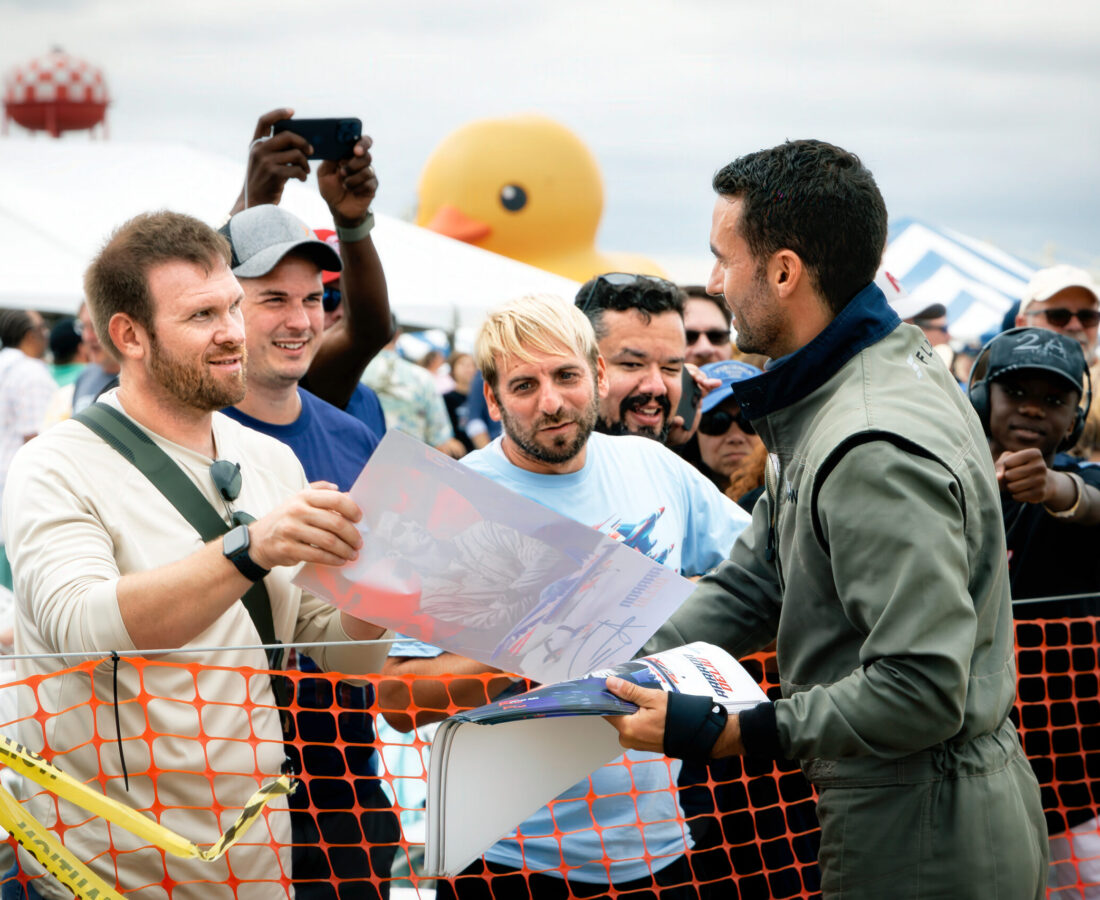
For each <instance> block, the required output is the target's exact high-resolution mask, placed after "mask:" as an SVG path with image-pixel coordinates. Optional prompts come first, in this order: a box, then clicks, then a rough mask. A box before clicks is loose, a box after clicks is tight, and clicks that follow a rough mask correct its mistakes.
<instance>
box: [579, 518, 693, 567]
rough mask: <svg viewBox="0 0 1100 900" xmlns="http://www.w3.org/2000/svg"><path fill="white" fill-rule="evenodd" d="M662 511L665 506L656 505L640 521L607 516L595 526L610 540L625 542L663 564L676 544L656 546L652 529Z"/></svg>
mask: <svg viewBox="0 0 1100 900" xmlns="http://www.w3.org/2000/svg"><path fill="white" fill-rule="evenodd" d="M664 511H665V508H664V507H663V506H661V507H658V509H657V511H656V512H655V513H652V514H651V515H649V516H647V517H646V518H645V519H643V520H642V521H641V522H638V523H634V524H632V523H629V522H624V521H622V519H610V518H609V519H604V521H603V522H601V523H600V524H599V525H597V526H595V527H596V529H597V530H598V531H602V532H603V533H604V534H606V535H607V536H608V537H609V538H611V539H612V540H615V541H619V542H620V543H623V544H626V545H627V546H628V547H633V548H634V549H635V550H637V551H638V552H639V553H644V554H645V555H646V556H648V557H649V558H650V559H652V560H653V561H654V562H656V563H660V564H661V565H664V562H665V560H666V559H668V555H669V554H670V553H671V552H672V550H673V548H674V547H675V546H676V544H675V543H673V544H669V545H668V546H667V547H665V548H663V549H661V548H659V547H658V546H657V541H656V540H655V539H654V536H653V530H654V528H655V527H656V525H657V520H658V519H659V518H661V516H662V515H663V514H664Z"/></svg>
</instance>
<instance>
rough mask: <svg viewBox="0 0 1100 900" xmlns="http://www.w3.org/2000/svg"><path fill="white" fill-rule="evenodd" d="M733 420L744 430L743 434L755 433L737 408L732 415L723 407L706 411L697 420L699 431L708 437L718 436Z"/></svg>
mask: <svg viewBox="0 0 1100 900" xmlns="http://www.w3.org/2000/svg"><path fill="white" fill-rule="evenodd" d="M734 422H736V423H737V427H738V428H740V429H741V430H742V431H743V432H745V434H756V429H755V428H753V427H752V424H751V423H750V422H749V420H748V419H746V418H745V414H744V413H742V412H741V411H740V410H738V411H737V415H734V414H733V413H731V412H729V411H727V410H724V409H715V410H711V411H710V412H708V413H703V417H702V418H701V419H700V420H699V432H700V433H701V434H705V435H707V436H708V437H718V436H719V435H722V434H725V433H726V432H727V431H729V430H730V425H732V424H733V423H734Z"/></svg>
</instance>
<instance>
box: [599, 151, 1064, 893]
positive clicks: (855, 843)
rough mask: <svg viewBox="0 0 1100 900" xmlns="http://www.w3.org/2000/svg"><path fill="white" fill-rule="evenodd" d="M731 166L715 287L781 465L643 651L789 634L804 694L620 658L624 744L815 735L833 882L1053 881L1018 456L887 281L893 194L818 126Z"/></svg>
mask: <svg viewBox="0 0 1100 900" xmlns="http://www.w3.org/2000/svg"><path fill="white" fill-rule="evenodd" d="M714 189H715V191H716V192H717V194H718V197H717V201H716V203H715V208H714V216H713V223H712V230H711V250H712V252H713V254H714V257H715V264H714V270H713V272H712V274H711V278H710V283H709V285H708V290H709V291H710V292H711V293H714V294H722V295H724V296H725V299H726V302H727V303H728V304H729V306H730V308H731V310H732V311H733V316H734V326H735V328H736V332H737V346H738V347H739V348H740V349H741V350H742V351H744V352H746V353H762V354H764V355H766V356H768V357H770V358H771V360H772V361H771V363H770V364H769V365H768V367H767V369H766V371H765V372H764V373H763V374H762V375H759V376H757V377H756V378H750V379H747V380H745V381H742V382H740V383H739V384H737V385H736V386H735V390H734V396H735V398H736V399H737V402H738V403H739V404H740V405H741V409H742V411H743V412H744V413H745V414H746V415H747V416H748V418H749V419H750V421H751V422H752V424H753V426H754V427H755V429H756V431H757V433H758V434H759V435H760V437H761V438H762V439H763V441H764V444H765V445H766V446H767V448H768V450H769V453H770V460H769V465H768V469H767V472H766V486H767V490H766V493H765V495H764V496H763V497H761V499H760V501H759V502H758V503H757V505H756V508H755V510H754V513H753V524H752V527H751V528H750V529H748V530H747V531H745V532H743V533H742V536H741V538H740V539H739V540H738V541H737V543H736V544H735V545H734V548H733V550H732V552H731V554H730V558H729V559H728V560H727V561H726V562H725V563H723V564H722V565H720V566H719V567H718V568H717V569H716V570H714V571H713V572H712V573H711V574H709V575H706V576H704V577H703V579H702V580H701V581H700V583H699V587H698V589H697V590H696V592H695V593H694V594H693V595H692V596H691V597H690V598H689V599H688V600H687V601H686V602H685V603H684V605H683V606H682V607H681V609H680V610H679V611H678V612H677V613H676V614H675V615H674V616H673V617H672V618H671V619H670V620H669V621H668V622H667V623H666V624H665V625H664V626H663V627H662V628H661V629H660V630H659V631H658V633H657V634H656V635H655V636H654V638H653V639H652V641H651V642H650V644H648V645H647V646H646V651H647V652H652V651H654V650H657V649H660V648H664V647H668V646H675V645H678V644H683V643H687V642H689V641H694V640H707V641H711V642H712V643H717V644H720V645H722V646H723V647H725V648H726V649H727V650H729V651H730V652H731V653H733V654H734V655H743V654H745V653H749V652H751V651H754V650H758V649H760V648H762V647H764V646H765V645H767V644H768V643H769V642H770V641H771V640H773V639H775V640H776V657H777V662H778V666H779V674H780V680H781V684H782V690H783V699H781V700H778V701H776V702H775V703H764V704H761V705H759V706H757V707H755V708H753V709H750V710H747V711H745V712H742V713H741V714H740V715H733V716H729V717H728V719H727V717H726V716H725V714H724V711H723V710H722V709H721V708H720V707H717V706H716V705H712V704H711V703H710V702H709V701H705V700H701V699H700V698H691V697H685V696H684V695H671V696H670V695H667V694H663V693H661V692H659V691H646V690H643V689H640V688H637V687H635V686H633V685H628V684H627V683H626V682H623V681H620V680H618V679H611V680H609V687H611V689H612V690H613V691H615V692H616V693H618V694H620V695H621V696H623V697H626V698H628V699H631V700H634V701H635V702H637V703H638V704H639V706H640V707H641V708H640V709H639V711H638V712H637V713H635V714H634V715H631V716H626V717H620V718H618V719H612V720H611V721H612V722H613V723H614V724H615V726H616V727H617V728H618V729H619V731H620V733H621V741H622V743H623V744H624V746H628V747H634V748H638V749H646V750H653V749H662V750H664V751H665V752H666V753H668V754H669V755H670V756H679V757H684V758H699V757H702V758H706V757H711V756H728V755H732V754H745V755H750V756H760V757H772V758H775V757H779V756H782V757H786V758H790V759H798V760H800V761H801V763H802V767H803V770H804V771H805V773H806V775H807V777H808V778H809V780H810V781H811V782H812V783H813V784H814V786H815V787H816V788H817V792H818V798H819V799H818V815H819V818H820V821H821V849H820V854H819V861H820V865H821V877H822V891H823V893H824V895H825V896H826V897H828V898H835V897H843V898H864V897H866V898H871V897H874V898H881V897H884V896H889V897H891V898H892V900H911V898H912V900H916V898H921V900H924V898H931V897H942V898H948V897H949V898H970V897H973V898H978V897H982V898H985V897H999V898H1038V897H1042V896H1044V895H1045V881H1046V868H1047V865H1046V854H1047V839H1046V828H1045V825H1044V821H1043V813H1042V809H1041V806H1040V802H1039V788H1038V784H1037V783H1036V780H1035V777H1034V775H1033V774H1032V772H1031V769H1030V767H1029V765H1028V763H1027V760H1026V759H1025V758H1024V756H1023V753H1022V752H1021V749H1020V744H1019V739H1018V737H1017V735H1016V732H1015V730H1014V728H1013V726H1012V723H1011V722H1010V721H1009V720H1008V713H1009V710H1010V709H1011V707H1012V704H1013V700H1014V698H1015V695H1016V669H1015V660H1014V652H1013V625H1012V612H1011V608H1010V597H1009V586H1008V572H1007V566H1006V553H1005V538H1004V531H1003V527H1002V524H1001V516H1000V502H999V496H998V488H997V482H996V477H995V475H994V471H993V466H992V465H991V462H990V458H989V454H988V452H987V449H986V440H985V435H984V434H983V432H982V427H981V425H980V423H979V422H978V419H977V417H976V416H975V415H974V412H973V410H972V409H971V408H970V406H969V404H968V402H967V400H966V397H965V396H964V395H963V393H962V392H961V391H960V390H959V388H958V385H957V384H956V383H955V382H954V379H953V378H952V377H951V375H950V373H949V372H948V371H947V369H946V368H945V367H944V366H943V365H942V364H941V363H940V362H939V361H938V359H937V358H936V356H935V354H934V353H933V352H932V348H931V346H930V345H929V343H928V341H927V340H926V339H925V337H924V334H923V333H922V332H921V331H920V329H918V328H915V327H913V326H909V325H903V324H902V323H901V322H900V320H899V319H898V317H897V316H896V314H895V313H894V312H893V311H892V310H891V309H890V308H889V306H888V305H887V303H886V299H885V297H884V295H883V293H882V291H881V290H879V288H878V287H877V286H876V285H875V284H874V283H873V282H874V277H875V273H876V270H877V268H878V266H879V263H880V260H881V256H882V251H883V247H884V244H885V240H886V207H885V204H884V202H883V200H882V195H881V194H880V193H879V190H878V188H877V186H876V185H875V182H874V179H873V178H872V176H871V173H870V172H869V171H868V170H867V169H866V168H865V167H864V166H863V164H862V163H861V162H860V160H859V159H858V158H857V157H856V156H854V155H853V154H851V153H848V152H846V151H844V150H842V149H840V148H839V147H835V146H832V145H831V144H826V143H823V142H820V141H793V142H788V143H786V144H783V145H781V146H778V147H775V148H772V149H770V150H762V151H759V152H757V153H753V154H749V155H748V156H745V157H742V158H740V159H738V160H736V161H734V162H733V163H731V164H730V165H728V166H726V167H725V168H724V169H722V170H721V171H720V172H718V174H717V175H716V176H715V177H714Z"/></svg>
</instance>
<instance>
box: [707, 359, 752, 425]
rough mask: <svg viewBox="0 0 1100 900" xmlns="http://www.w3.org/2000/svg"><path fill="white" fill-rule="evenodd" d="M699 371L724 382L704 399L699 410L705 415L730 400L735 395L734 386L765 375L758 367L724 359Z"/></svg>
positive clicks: (708, 364)
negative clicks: (747, 379)
mask: <svg viewBox="0 0 1100 900" xmlns="http://www.w3.org/2000/svg"><path fill="white" fill-rule="evenodd" d="M699 369H700V370H701V371H702V373H703V374H704V375H706V376H707V378H717V379H719V380H720V381H721V382H722V384H721V385H719V386H718V387H716V388H715V389H714V390H713V391H711V392H710V393H709V394H707V395H706V396H705V397H704V398H703V402H702V403H700V404H699V409H700V410H701V411H702V412H705V413H707V412H710V411H711V410H712V409H714V407H716V406H717V405H718V404H719V403H722V402H723V401H724V400H728V399H729V398H730V396H732V394H733V385H735V384H737V382H739V381H744V380H745V379H746V378H755V377H756V376H757V375H763V374H764V372H763V370H761V369H758V368H756V366H750V365H749V364H748V363H745V362H740V361H739V360H736V359H723V360H721V361H720V362H712V363H707V364H706V365H705V366H700V367H699Z"/></svg>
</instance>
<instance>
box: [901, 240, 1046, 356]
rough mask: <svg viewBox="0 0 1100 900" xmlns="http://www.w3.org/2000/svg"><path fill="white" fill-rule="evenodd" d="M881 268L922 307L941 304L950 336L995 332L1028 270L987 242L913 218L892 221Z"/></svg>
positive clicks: (1027, 277) (1016, 297) (1030, 268)
mask: <svg viewBox="0 0 1100 900" xmlns="http://www.w3.org/2000/svg"><path fill="white" fill-rule="evenodd" d="M883 267H884V268H885V269H886V270H887V271H888V272H890V274H892V275H893V276H894V277H895V278H896V279H897V280H898V281H900V282H901V284H902V285H903V286H904V287H905V289H906V290H907V291H908V292H909V293H910V294H912V295H913V296H914V297H915V298H919V299H921V300H925V299H926V300H927V301H928V302H927V303H926V304H925V306H931V305H932V304H934V303H942V304H943V305H944V306H945V307H946V308H947V321H948V325H949V326H950V328H951V334H952V336H953V337H956V338H960V339H963V340H971V341H973V340H978V339H979V338H980V337H981V336H982V335H983V334H986V333H988V332H990V331H995V330H998V329H999V328H1000V326H1001V320H1002V319H1003V318H1004V315H1005V313H1006V312H1008V310H1009V309H1010V308H1011V306H1012V305H1013V304H1014V303H1016V302H1017V301H1018V300H1019V299H1020V296H1021V294H1022V293H1023V291H1024V288H1025V287H1026V286H1027V282H1028V281H1029V280H1030V279H1031V276H1032V275H1033V274H1034V273H1035V268H1034V266H1032V265H1030V264H1029V263H1027V262H1025V261H1024V260H1022V259H1020V258H1018V257H1016V256H1013V255H1011V254H1009V253H1005V252H1004V251H1003V250H999V249H997V248H996V247H994V246H993V245H992V244H988V243H986V242H985V241H979V240H976V239H975V238H971V237H968V236H966V235H964V234H960V233H959V232H957V231H952V230H950V229H948V228H938V227H936V226H934V225H928V224H926V223H924V222H921V221H919V220H918V219H912V218H904V219H898V220H897V221H895V222H892V223H891V225H890V232H889V237H888V239H887V245H886V252H885V253H884V254H883Z"/></svg>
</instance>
